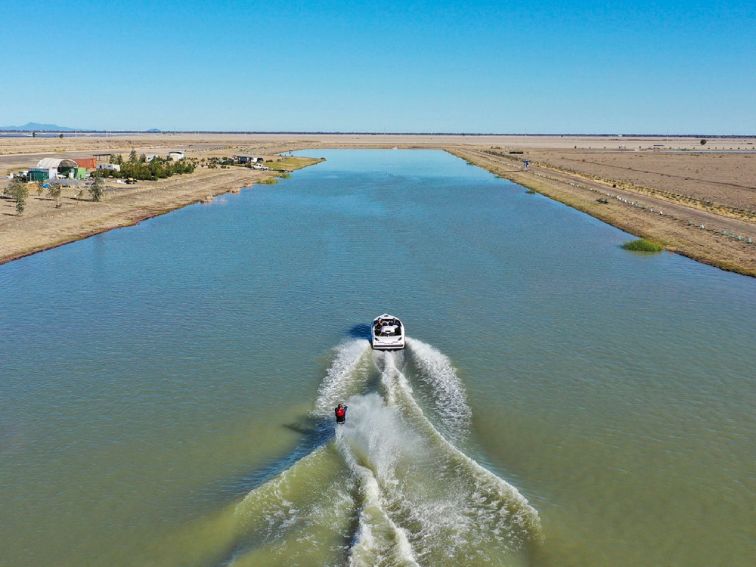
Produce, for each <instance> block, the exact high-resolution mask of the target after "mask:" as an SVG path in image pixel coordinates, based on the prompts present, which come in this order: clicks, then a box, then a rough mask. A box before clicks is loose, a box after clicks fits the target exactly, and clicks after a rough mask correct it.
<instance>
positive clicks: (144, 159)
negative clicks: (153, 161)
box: [139, 154, 147, 163]
mask: <svg viewBox="0 0 756 567" xmlns="http://www.w3.org/2000/svg"><path fill="white" fill-rule="evenodd" d="M146 161H147V156H146V155H144V154H141V155H140V156H139V163H144V162H146Z"/></svg>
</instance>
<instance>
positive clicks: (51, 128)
mask: <svg viewBox="0 0 756 567" xmlns="http://www.w3.org/2000/svg"><path fill="white" fill-rule="evenodd" d="M0 130H2V131H4V132H33V131H35V130H39V131H46V132H73V131H74V130H75V129H74V128H68V127H67V126H58V125H57V124H40V123H39V122H27V123H26V124H24V125H23V126H0Z"/></svg>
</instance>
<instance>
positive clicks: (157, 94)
mask: <svg viewBox="0 0 756 567" xmlns="http://www.w3.org/2000/svg"><path fill="white" fill-rule="evenodd" d="M0 15H1V17H2V26H1V27H0V54H2V62H3V64H2V77H1V78H0V125H7V124H19V123H24V122H27V121H36V122H54V123H57V124H62V125H67V126H74V127H80V128H96V129H147V128H160V129H166V130H168V129H186V130H195V129H197V130H258V131H266V130H289V131H291V130H296V131H318V130H328V131H374V132H397V131H402V132H527V133H546V132H555V133H578V132H580V133H614V132H617V133H620V132H622V133H657V134H666V133H681V134H684V133H709V134H754V133H756V31H754V30H756V2H754V1H753V0H751V1H750V2H740V1H729V2H720V1H717V0H708V1H705V2H702V1H698V0H688V1H675V0H670V1H663V0H659V1H656V2H648V1H645V0H637V1H635V2H612V1H602V2H593V1H586V2H567V1H542V2H528V1H525V0H523V1H519V2H514V1H513V2H503V1H499V2H475V1H468V2H446V1H436V2H413V1H411V0H405V1H403V2H380V1H371V2H362V1H360V0H354V1H351V2H316V1H310V2H305V1H297V0H289V1H279V0H268V1H265V2H239V1H236V2H232V1H216V2H199V1H194V0H185V1H183V2H178V1H163V2H142V1H128V2H126V1H120V2H114V1H109V0H99V1H96V2H95V1H89V0H78V1H77V0H69V1H67V2H35V1H29V0H25V1H16V0H4V1H3V2H2V7H1V9H0Z"/></svg>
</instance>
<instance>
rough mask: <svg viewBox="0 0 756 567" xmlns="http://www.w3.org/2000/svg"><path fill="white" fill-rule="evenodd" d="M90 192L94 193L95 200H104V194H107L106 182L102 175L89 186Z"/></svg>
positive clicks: (93, 198)
mask: <svg viewBox="0 0 756 567" xmlns="http://www.w3.org/2000/svg"><path fill="white" fill-rule="evenodd" d="M89 194H90V195H92V200H93V201H96V202H99V201H102V196H103V195H104V194H105V182H104V181H103V180H102V177H99V176H98V177H95V180H94V183H92V185H90V186H89Z"/></svg>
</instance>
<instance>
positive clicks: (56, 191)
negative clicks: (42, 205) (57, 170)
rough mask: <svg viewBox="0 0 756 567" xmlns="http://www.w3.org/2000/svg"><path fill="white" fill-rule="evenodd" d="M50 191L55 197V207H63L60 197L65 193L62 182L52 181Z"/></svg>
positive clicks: (51, 195)
mask: <svg viewBox="0 0 756 567" xmlns="http://www.w3.org/2000/svg"><path fill="white" fill-rule="evenodd" d="M47 190H48V191H49V193H50V197H52V198H53V199H55V208H56V209H59V208H60V207H61V202H60V197H61V195H62V194H63V186H62V185H61V184H60V183H50V187H49V188H48V189H47Z"/></svg>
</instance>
